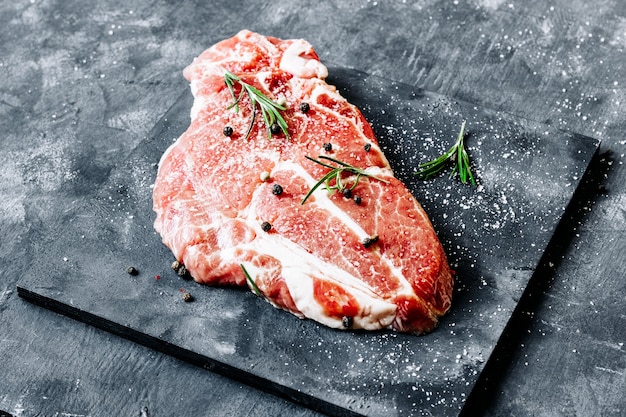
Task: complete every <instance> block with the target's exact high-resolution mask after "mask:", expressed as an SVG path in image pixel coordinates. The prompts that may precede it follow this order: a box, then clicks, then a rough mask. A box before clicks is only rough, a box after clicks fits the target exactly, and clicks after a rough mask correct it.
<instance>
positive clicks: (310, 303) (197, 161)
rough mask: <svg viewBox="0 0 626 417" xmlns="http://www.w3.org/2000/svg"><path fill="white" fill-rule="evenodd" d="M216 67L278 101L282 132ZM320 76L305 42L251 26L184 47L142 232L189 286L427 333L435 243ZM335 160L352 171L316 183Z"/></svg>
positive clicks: (358, 122) (446, 291)
mask: <svg viewBox="0 0 626 417" xmlns="http://www.w3.org/2000/svg"><path fill="white" fill-rule="evenodd" d="M227 72H228V73H229V74H233V75H235V76H236V77H238V80H240V81H241V82H242V83H246V84H247V85H251V86H254V87H255V88H257V89H258V90H259V91H260V93H262V94H263V95H265V96H266V97H268V98H269V99H271V100H273V101H274V102H276V103H279V104H281V105H283V106H284V107H285V110H284V111H280V115H281V116H282V117H283V119H284V120H285V121H286V124H287V129H286V133H287V134H285V131H282V130H281V129H276V126H274V128H273V129H271V130H272V131H273V134H272V135H271V137H268V132H269V131H270V130H268V129H269V127H268V126H267V121H265V120H264V119H263V117H262V112H261V110H260V108H259V107H258V105H256V104H255V103H253V102H251V100H250V96H249V95H248V94H244V93H241V94H240V92H241V89H242V88H243V87H242V84H241V83H235V84H234V85H233V86H232V91H231V90H230V89H229V88H228V86H227V85H226V83H225V74H226V73H227ZM326 75H327V69H326V67H325V66H324V65H323V64H322V63H320V61H319V58H318V56H317V54H316V53H315V51H314V50H313V48H312V47H311V45H310V44H309V43H307V42H306V41H304V40H280V39H277V38H272V37H265V36H261V35H259V34H256V33H253V32H250V31H241V32H240V33H238V34H237V35H236V36H234V37H233V38H230V39H227V40H224V41H222V42H219V43H217V44H216V45H214V46H212V47H211V48H209V49H208V50H206V51H205V52H203V53H202V54H201V55H200V56H199V57H197V58H196V59H195V60H194V61H193V63H192V64H191V65H189V66H188V67H187V68H186V69H185V70H184V76H185V77H186V78H187V79H188V80H189V81H190V83H191V91H192V93H193V95H194V97H195V100H194V104H193V107H192V109H191V123H190V126H189V128H188V129H187V131H186V132H185V133H184V134H183V135H182V136H181V137H180V138H179V139H178V140H177V141H176V142H175V143H174V144H173V145H172V146H171V147H170V148H169V149H168V150H167V151H166V152H165V154H164V155H163V157H162V159H161V161H160V165H159V171H158V174H157V178H156V183H155V186H154V194H153V197H154V210H155V212H156V221H155V223H154V226H155V229H156V230H157V231H158V232H159V233H160V234H161V236H162V239H163V243H164V244H165V245H167V246H168V247H169V248H170V249H171V250H172V252H173V254H174V256H175V257H176V258H177V260H178V261H179V262H181V263H182V264H184V265H185V266H186V268H187V270H188V271H189V273H190V274H191V275H192V276H193V277H194V279H195V280H196V281H198V282H200V283H203V284H209V285H238V286H245V285H247V286H249V287H250V289H251V290H252V291H255V292H257V293H259V294H260V295H262V296H263V297H264V298H265V299H266V300H267V301H269V302H270V303H271V304H273V305H274V306H275V307H279V308H282V309H284V310H287V311H289V312H291V313H293V314H295V315H296V316H298V317H301V318H310V319H313V320H316V321H318V322H320V323H323V324H324V325H327V326H330V327H334V328H353V329H367V330H375V329H381V328H394V329H396V330H399V331H402V332H410V333H422V332H427V331H430V330H432V329H433V328H434V327H435V325H436V324H437V321H438V318H439V317H440V316H441V315H443V314H444V313H446V311H447V310H448V309H449V307H450V301H451V296H452V287H453V278H452V275H451V272H450V268H449V266H448V263H447V260H446V256H445V253H444V251H443V249H442V246H441V244H440V242H439V240H438V238H437V236H436V235H435V231H434V230H433V227H432V225H431V223H430V220H429V219H428V217H427V215H426V214H425V213H424V210H423V209H422V207H421V206H420V204H419V203H418V202H417V201H416V200H415V198H414V197H413V196H412V195H411V193H410V192H409V191H408V190H407V188H406V187H405V186H404V185H403V184H402V183H401V182H400V181H399V180H398V179H396V178H395V177H394V176H393V172H392V170H391V168H390V167H389V164H388V162H387V160H386V158H385V156H384V155H383V153H382V152H381V150H380V148H379V146H378V142H377V140H376V138H375V137H374V133H373V131H372V129H371V127H370V125H369V124H368V123H367V121H366V120H365V119H364V117H363V116H362V114H361V112H360V111H359V110H358V109H357V108H356V107H354V106H353V105H351V104H350V103H348V102H347V101H346V100H345V99H344V98H343V97H342V96H341V95H340V94H339V93H338V92H337V90H336V88H335V87H333V86H331V85H328V84H327V83H326V82H325V81H324V78H325V77H326ZM233 94H234V96H233ZM234 97H240V99H239V102H238V103H237V106H233V103H234ZM303 103H306V104H303ZM251 121H252V123H251ZM225 128H226V129H225ZM325 157H330V158H333V160H331V159H324V158H325ZM309 158H313V159H315V160H317V161H320V162H323V163H324V164H326V165H328V166H323V165H321V164H319V163H316V162H315V161H313V160H311V159H309ZM337 161H340V162H341V163H344V164H347V165H349V166H350V167H354V168H356V169H359V170H361V171H354V170H353V171H350V170H349V169H346V170H344V171H339V173H338V176H337V175H335V176H333V177H332V178H329V180H328V183H326V184H322V185H321V186H318V187H317V188H315V185H316V184H317V182H318V181H319V180H320V179H321V178H323V177H324V176H325V175H326V174H328V173H329V172H330V171H331V168H329V166H330V167H336V166H341V165H340V164H339V163H338V162H337ZM357 172H361V174H362V175H357ZM268 174H269V175H268ZM337 177H339V179H340V183H339V184H337V183H336V181H337ZM355 184H356V185H355ZM279 186H280V187H279ZM333 187H334V188H335V189H333ZM313 188H315V190H314V191H313V192H312V193H311V195H310V196H309V197H308V198H307V199H306V201H304V202H303V200H304V199H305V196H306V195H307V194H308V193H309V191H310V190H311V189H313ZM336 188H338V189H336ZM347 189H350V191H348V192H345V190H347ZM281 191H282V192H281ZM342 191H344V192H342ZM349 194H351V195H349ZM246 273H247V276H246Z"/></svg>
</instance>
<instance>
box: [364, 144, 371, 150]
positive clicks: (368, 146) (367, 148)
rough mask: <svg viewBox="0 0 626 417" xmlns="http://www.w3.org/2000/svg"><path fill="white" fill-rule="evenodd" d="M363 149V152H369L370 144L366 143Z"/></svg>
mask: <svg viewBox="0 0 626 417" xmlns="http://www.w3.org/2000/svg"><path fill="white" fill-rule="evenodd" d="M363 149H365V152H369V151H370V149H372V144H371V143H366V144H365V145H363Z"/></svg>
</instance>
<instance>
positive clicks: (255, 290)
mask: <svg viewBox="0 0 626 417" xmlns="http://www.w3.org/2000/svg"><path fill="white" fill-rule="evenodd" d="M239 266H240V267H241V269H242V271H243V274H244V275H245V276H246V280H247V281H248V283H249V284H250V286H251V287H252V290H253V291H254V293H255V294H256V295H258V296H259V297H262V296H263V294H262V293H261V290H260V289H259V287H257V285H256V283H255V282H254V280H253V279H252V277H251V276H250V274H249V273H248V271H247V270H246V267H245V266H243V264H239Z"/></svg>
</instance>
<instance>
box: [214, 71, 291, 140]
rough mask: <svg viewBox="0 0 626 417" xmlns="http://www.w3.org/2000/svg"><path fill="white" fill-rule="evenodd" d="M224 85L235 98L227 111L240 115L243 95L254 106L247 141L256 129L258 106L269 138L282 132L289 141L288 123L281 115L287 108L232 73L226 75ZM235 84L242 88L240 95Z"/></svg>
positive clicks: (228, 72)
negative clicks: (233, 111)
mask: <svg viewBox="0 0 626 417" xmlns="http://www.w3.org/2000/svg"><path fill="white" fill-rule="evenodd" d="M224 83H226V86H227V87H228V91H230V94H231V96H232V97H233V103H232V104H230V105H229V106H228V107H227V109H232V108H234V109H235V113H238V112H239V102H240V101H241V98H242V97H243V95H244V94H247V95H248V98H249V99H250V105H251V106H252V119H251V120H250V126H249V127H248V131H247V132H246V136H245V139H248V137H249V136H250V132H252V128H253V127H254V121H255V119H256V112H257V105H258V107H259V108H260V109H261V116H262V117H263V122H264V123H265V126H266V127H267V135H268V138H270V139H271V138H272V134H276V133H279V132H281V131H282V132H283V134H284V135H285V137H286V138H287V139H289V132H288V131H287V122H285V119H284V118H283V116H282V115H281V114H280V112H281V111H284V110H286V109H287V108H286V107H285V106H283V105H282V104H279V103H277V102H275V101H272V100H271V99H270V98H269V97H267V96H266V95H265V94H263V93H262V92H260V91H259V90H258V89H257V88H255V87H253V86H251V85H250V84H248V83H246V82H244V81H243V80H242V79H241V78H239V77H238V76H236V75H235V74H233V73H232V72H230V71H226V72H225V73H224ZM235 84H239V86H240V87H241V91H240V92H239V95H237V94H235Z"/></svg>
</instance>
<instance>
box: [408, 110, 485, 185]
mask: <svg viewBox="0 0 626 417" xmlns="http://www.w3.org/2000/svg"><path fill="white" fill-rule="evenodd" d="M464 137H465V120H464V121H463V123H462V124H461V131H460V132H459V136H458V137H457V139H456V143H455V144H454V145H453V146H452V147H451V148H450V149H448V150H447V151H446V152H444V153H443V155H441V156H439V157H437V158H435V159H433V160H432V161H428V162H425V163H423V164H421V165H420V166H419V168H420V170H419V171H418V172H416V173H415V175H417V176H419V177H420V178H421V179H423V180H427V179H429V178H430V177H432V176H433V175H435V174H437V173H439V171H441V170H442V169H444V168H445V166H446V165H447V164H448V162H449V161H452V162H454V168H453V169H452V172H451V173H450V177H452V176H453V175H454V174H455V173H456V172H458V173H459V179H460V180H461V182H462V183H463V184H467V182H468V181H469V182H470V183H472V185H476V181H475V180H474V175H473V174H472V170H471V167H470V160H469V155H468V154H467V151H466V150H465V142H464Z"/></svg>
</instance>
